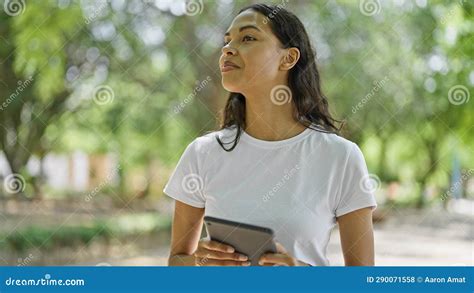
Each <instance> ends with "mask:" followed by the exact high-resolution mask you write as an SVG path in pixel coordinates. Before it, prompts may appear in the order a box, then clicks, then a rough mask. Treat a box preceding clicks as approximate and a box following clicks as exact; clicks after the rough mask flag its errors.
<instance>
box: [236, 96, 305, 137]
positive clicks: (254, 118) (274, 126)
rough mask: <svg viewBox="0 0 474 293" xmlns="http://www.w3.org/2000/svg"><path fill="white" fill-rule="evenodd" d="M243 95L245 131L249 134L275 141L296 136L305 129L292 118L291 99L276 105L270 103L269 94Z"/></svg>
mask: <svg viewBox="0 0 474 293" xmlns="http://www.w3.org/2000/svg"><path fill="white" fill-rule="evenodd" d="M245 97H246V98H245V100H246V102H245V125H246V128H245V132H246V133H247V134H249V135H250V136H252V137H255V138H257V139H261V140H267V141H277V140H284V139H287V138H290V137H293V136H296V135H298V134H299V133H301V132H303V131H304V130H305V129H306V127H305V126H304V125H302V124H301V123H300V122H298V121H296V120H295V119H294V117H293V103H292V101H289V102H288V103H285V104H283V105H277V104H275V103H272V101H271V99H270V94H268V95H266V94H264V95H259V96H258V97H256V96H247V95H246V96H245ZM262 97H268V98H262Z"/></svg>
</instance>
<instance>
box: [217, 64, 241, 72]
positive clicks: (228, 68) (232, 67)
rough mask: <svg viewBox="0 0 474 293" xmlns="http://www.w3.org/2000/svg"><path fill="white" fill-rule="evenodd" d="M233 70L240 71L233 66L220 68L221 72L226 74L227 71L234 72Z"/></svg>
mask: <svg viewBox="0 0 474 293" xmlns="http://www.w3.org/2000/svg"><path fill="white" fill-rule="evenodd" d="M234 69H240V68H239V67H237V66H234V65H224V66H222V67H221V72H227V71H231V70H234Z"/></svg>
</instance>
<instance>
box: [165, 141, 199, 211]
mask: <svg viewBox="0 0 474 293" xmlns="http://www.w3.org/2000/svg"><path fill="white" fill-rule="evenodd" d="M201 161H202V157H200V153H199V152H198V151H197V141H196V140H195V141H193V142H192V143H190V144H189V145H188V146H187V147H186V149H185V150H184V152H183V154H182V155H181V158H180V159H179V161H178V164H177V165H176V167H175V169H174V171H173V173H172V174H171V176H170V178H169V180H168V182H167V183H166V185H165V187H164V189H163V192H164V193H165V194H166V195H168V196H169V197H171V198H174V199H175V200H179V201H181V202H184V203H186V204H188V205H191V206H193V207H197V208H203V207H204V206H205V202H206V200H205V196H204V194H203V187H204V179H203V176H202V173H201V172H200V171H201V170H200V169H201V168H200V167H201V164H200V163H201Z"/></svg>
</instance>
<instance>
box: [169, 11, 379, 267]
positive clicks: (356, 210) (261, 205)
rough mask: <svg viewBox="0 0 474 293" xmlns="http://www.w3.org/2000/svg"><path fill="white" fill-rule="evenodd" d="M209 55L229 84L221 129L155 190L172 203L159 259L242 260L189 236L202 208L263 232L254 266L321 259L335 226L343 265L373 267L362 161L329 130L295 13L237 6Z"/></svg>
mask: <svg viewBox="0 0 474 293" xmlns="http://www.w3.org/2000/svg"><path fill="white" fill-rule="evenodd" d="M219 63H220V68H221V73H222V85H223V86H224V88H225V89H226V90H228V91H229V92H230V96H229V99H228V102H227V105H226V107H225V111H224V117H223V118H224V119H223V123H222V125H221V128H220V130H218V131H215V132H212V133H208V134H206V135H204V136H201V137H198V138H197V139H195V140H194V141H193V142H192V143H190V144H189V145H188V147H187V148H186V150H185V151H184V153H183V155H182V157H181V159H180V161H179V163H178V165H177V167H176V169H175V170H174V172H173V174H172V175H171V178H170V179H169V182H168V184H167V185H166V186H165V189H164V190H163V191H164V192H165V193H166V194H167V195H168V196H170V197H172V198H174V199H176V205H175V211H174V218H173V227H172V241H171V253H170V257H169V265H170V266H179V265H215V266H229V265H230V266H235V265H237V266H246V265H249V261H248V260H247V257H246V256H245V255H239V254H238V253H236V252H235V251H234V249H233V247H230V246H228V245H224V244H222V243H217V242H214V241H211V240H209V239H205V238H204V239H200V235H201V230H202V225H203V217H204V215H209V216H214V217H217V218H224V219H228V220H233V221H238V222H244V223H250V224H254V225H259V226H264V227H268V228H271V229H273V230H274V231H275V240H276V241H277V250H278V251H277V253H267V254H265V255H263V256H262V257H261V258H260V262H259V263H260V264H261V265H265V266H277V265H285V266H308V265H313V266H315V265H329V262H328V259H327V258H326V255H325V253H326V247H327V243H328V241H329V236H330V232H331V230H332V228H333V227H334V226H335V224H336V223H337V224H338V225H339V230H340V236H341V245H342V251H343V254H344V259H345V264H346V265H374V241H373V229H372V210H373V209H374V208H375V207H376V206H377V204H376V202H375V199H374V196H373V194H372V193H371V191H370V190H367V189H366V188H364V186H365V185H364V180H367V178H368V173H367V167H366V164H365V161H364V157H363V155H362V153H361V151H360V149H359V148H358V147H357V145H355V144H354V143H352V142H350V141H348V140H346V139H344V138H342V137H340V136H338V135H337V134H336V132H337V130H338V128H337V127H336V126H335V124H336V122H338V121H336V120H334V119H333V118H332V117H331V116H330V114H329V111H328V103H327V100H326V98H325V97H324V95H323V94H322V91H321V87H320V77H319V72H318V70H317V66H316V63H315V55H314V53H313V49H312V46H311V43H310V41H309V38H308V35H307V33H306V30H305V28H304V26H303V24H302V23H301V22H300V20H299V19H298V18H297V17H296V16H295V15H294V14H292V13H290V12H289V11H287V10H285V9H283V8H281V7H276V6H268V5H263V4H255V5H251V6H249V7H246V8H244V9H242V10H241V11H240V12H239V14H238V15H237V16H236V17H235V19H234V20H233V22H232V23H231V25H230V27H229V29H228V31H227V33H226V34H225V36H224V46H223V48H222V55H221V58H220V60H219Z"/></svg>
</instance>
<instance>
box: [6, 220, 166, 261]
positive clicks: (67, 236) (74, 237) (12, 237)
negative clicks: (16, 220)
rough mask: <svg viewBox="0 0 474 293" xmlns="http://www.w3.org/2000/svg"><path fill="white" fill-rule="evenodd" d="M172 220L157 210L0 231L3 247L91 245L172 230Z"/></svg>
mask: <svg viewBox="0 0 474 293" xmlns="http://www.w3.org/2000/svg"><path fill="white" fill-rule="evenodd" d="M170 226H171V219H169V217H164V216H161V215H157V214H155V213H146V214H135V215H123V216H118V217H114V218H112V219H107V220H100V221H94V222H92V223H88V224H84V225H76V226H70V225H64V226H61V227H59V226H57V227H54V226H53V227H42V226H39V225H37V226H36V225H32V226H28V227H26V228H23V229H21V230H17V231H15V232H13V233H11V234H8V235H1V234H0V249H11V250H13V251H18V252H23V251H25V250H27V249H29V248H33V247H36V248H38V249H42V250H51V249H54V248H57V247H67V246H70V247H74V246H78V245H89V244H90V243H92V241H93V240H99V239H103V240H109V239H112V238H122V237H127V236H132V235H138V234H146V233H154V232H157V231H160V230H165V229H169V228H170Z"/></svg>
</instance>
